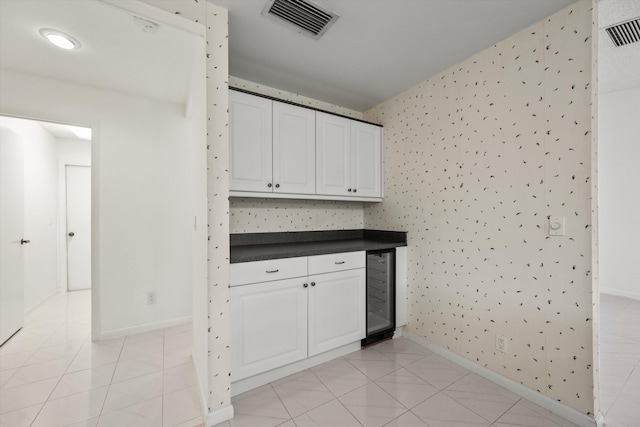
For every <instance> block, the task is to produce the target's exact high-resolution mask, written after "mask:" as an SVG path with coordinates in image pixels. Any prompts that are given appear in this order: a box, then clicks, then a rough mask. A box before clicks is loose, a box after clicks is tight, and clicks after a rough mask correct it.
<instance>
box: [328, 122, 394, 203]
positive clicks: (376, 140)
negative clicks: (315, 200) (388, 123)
mask: <svg viewBox="0 0 640 427" xmlns="http://www.w3.org/2000/svg"><path fill="white" fill-rule="evenodd" d="M381 136H382V135H381V131H380V127H378V126H374V125H370V124H368V123H362V122H358V121H354V120H349V119H346V118H343V117H337V116H332V115H331V114H325V113H321V112H317V113H316V161H317V169H316V193H317V194H325V195H334V196H349V197H357V198H359V197H367V198H381V197H382V190H381V189H382V173H381V171H382V161H381V158H382V138H381Z"/></svg>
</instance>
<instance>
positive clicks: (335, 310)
mask: <svg viewBox="0 0 640 427" xmlns="http://www.w3.org/2000/svg"><path fill="white" fill-rule="evenodd" d="M309 284H310V285H311V286H309V356H313V355H316V354H319V353H323V352H325V351H328V350H332V349H334V348H337V347H340V346H342V345H345V344H349V343H352V342H355V341H359V340H361V339H362V338H364V337H365V335H366V316H365V309H366V302H365V301H366V300H365V298H366V295H365V294H366V291H365V286H366V275H365V269H364V268H357V269H354V270H346V271H339V272H335V273H326V274H317V275H314V276H310V277H309Z"/></svg>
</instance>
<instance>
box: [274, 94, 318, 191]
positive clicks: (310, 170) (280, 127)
mask: <svg viewBox="0 0 640 427" xmlns="http://www.w3.org/2000/svg"><path fill="white" fill-rule="evenodd" d="M315 141H316V113H315V111H313V110H310V109H308V108H302V107H298V106H295V105H289V104H285V103H282V102H277V101H274V102H273V191H274V193H289V194H291V193H296V194H314V193H315V191H316V151H315V150H316V143H315Z"/></svg>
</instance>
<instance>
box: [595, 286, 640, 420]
mask: <svg viewBox="0 0 640 427" xmlns="http://www.w3.org/2000/svg"><path fill="white" fill-rule="evenodd" d="M600 406H601V409H602V412H603V413H604V414H605V425H606V427H638V426H640V301H637V300H632V299H628V298H622V297H617V296H613V295H607V294H601V295H600Z"/></svg>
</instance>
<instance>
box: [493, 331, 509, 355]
mask: <svg viewBox="0 0 640 427" xmlns="http://www.w3.org/2000/svg"><path fill="white" fill-rule="evenodd" d="M508 341H509V339H508V338H507V337H503V336H502V335H496V350H498V351H500V352H502V353H506V352H507V342H508Z"/></svg>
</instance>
